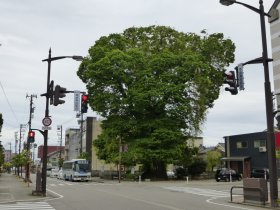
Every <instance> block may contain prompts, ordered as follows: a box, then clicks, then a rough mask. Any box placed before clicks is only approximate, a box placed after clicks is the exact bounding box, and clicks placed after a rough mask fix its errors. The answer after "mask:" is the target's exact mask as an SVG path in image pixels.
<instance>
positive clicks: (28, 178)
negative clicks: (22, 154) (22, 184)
mask: <svg viewBox="0 0 280 210" xmlns="http://www.w3.org/2000/svg"><path fill="white" fill-rule="evenodd" d="M28 97H30V111H29V121H28V127H29V132H30V131H31V120H32V114H33V113H34V108H33V98H34V97H35V98H37V96H36V95H35V94H31V95H30V96H28V95H27V96H26V98H28ZM26 150H27V155H28V157H27V158H28V160H29V158H30V154H29V153H30V139H29V136H28V137H27V144H26ZM25 170H26V173H25V181H26V182H31V180H30V163H29V161H27V164H26V169H25Z"/></svg>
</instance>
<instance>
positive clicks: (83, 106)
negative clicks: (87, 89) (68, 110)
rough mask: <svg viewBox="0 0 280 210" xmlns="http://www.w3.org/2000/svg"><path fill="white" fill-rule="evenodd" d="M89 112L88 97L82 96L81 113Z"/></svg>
mask: <svg viewBox="0 0 280 210" xmlns="http://www.w3.org/2000/svg"><path fill="white" fill-rule="evenodd" d="M87 110H88V95H85V94H83V95H82V101H81V113H87Z"/></svg>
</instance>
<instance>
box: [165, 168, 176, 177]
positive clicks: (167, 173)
mask: <svg viewBox="0 0 280 210" xmlns="http://www.w3.org/2000/svg"><path fill="white" fill-rule="evenodd" d="M166 175H167V177H168V178H169V179H174V178H175V177H176V175H175V172H174V171H171V170H168V171H167V172H166Z"/></svg>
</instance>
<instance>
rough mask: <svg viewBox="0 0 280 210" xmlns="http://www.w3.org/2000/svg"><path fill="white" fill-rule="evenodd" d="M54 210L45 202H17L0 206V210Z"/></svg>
mask: <svg viewBox="0 0 280 210" xmlns="http://www.w3.org/2000/svg"><path fill="white" fill-rule="evenodd" d="M33 209H34V210H37V209H44V210H55V209H54V208H53V207H52V206H51V205H49V204H48V203H47V202H17V203H15V204H11V203H9V204H0V210H33Z"/></svg>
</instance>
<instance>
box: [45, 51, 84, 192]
mask: <svg viewBox="0 0 280 210" xmlns="http://www.w3.org/2000/svg"><path fill="white" fill-rule="evenodd" d="M64 58H72V59H74V60H77V61H81V60H83V57H82V56H75V55H74V56H58V57H52V56H51V49H49V56H48V58H47V59H44V60H42V61H43V62H45V61H47V62H48V72H47V92H46V93H45V94H42V95H41V96H46V109H45V118H49V117H50V116H49V102H50V98H51V97H53V91H52V84H51V83H50V75H51V62H52V61H55V60H60V59H64ZM48 133H49V132H48V130H47V129H46V130H44V131H43V132H42V134H43V136H44V147H43V166H42V195H43V196H46V184H47V161H48V160H47V159H48Z"/></svg>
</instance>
